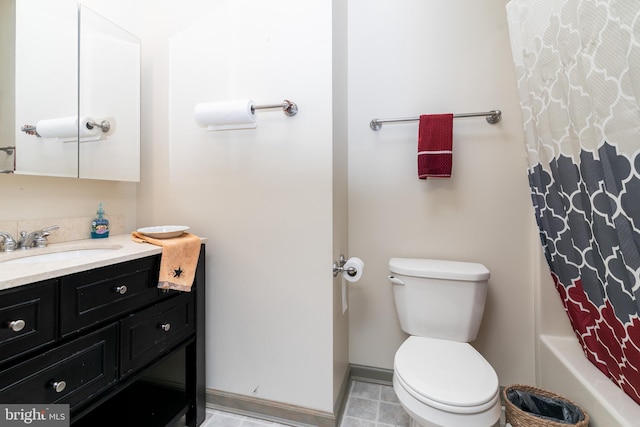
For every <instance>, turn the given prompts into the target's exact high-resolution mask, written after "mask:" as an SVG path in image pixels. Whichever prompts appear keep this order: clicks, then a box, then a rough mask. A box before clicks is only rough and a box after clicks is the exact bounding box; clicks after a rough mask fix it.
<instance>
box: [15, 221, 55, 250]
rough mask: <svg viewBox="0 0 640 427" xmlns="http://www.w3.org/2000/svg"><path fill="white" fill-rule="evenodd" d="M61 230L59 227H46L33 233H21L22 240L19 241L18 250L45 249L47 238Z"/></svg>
mask: <svg viewBox="0 0 640 427" xmlns="http://www.w3.org/2000/svg"><path fill="white" fill-rule="evenodd" d="M58 228H60V226H58V225H52V226H51V227H45V228H43V229H41V230H36V231H33V232H31V233H29V234H27V232H26V231H21V232H20V240H18V249H29V248H34V247H35V248H44V247H45V246H47V236H48V235H49V234H51V233H50V232H51V231H53V230H57V229H58Z"/></svg>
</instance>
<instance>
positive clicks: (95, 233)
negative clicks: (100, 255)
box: [91, 202, 109, 239]
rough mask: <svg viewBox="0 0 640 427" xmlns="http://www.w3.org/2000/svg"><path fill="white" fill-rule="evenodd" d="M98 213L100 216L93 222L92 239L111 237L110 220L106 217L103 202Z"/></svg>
mask: <svg viewBox="0 0 640 427" xmlns="http://www.w3.org/2000/svg"><path fill="white" fill-rule="evenodd" d="M96 213H97V214H98V215H97V216H96V217H95V218H94V219H93V221H91V238H92V239H104V238H105V237H109V220H108V219H107V218H105V216H104V209H102V202H101V203H100V206H99V207H98V211H97V212H96Z"/></svg>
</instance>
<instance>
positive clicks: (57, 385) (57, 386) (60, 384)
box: [51, 381, 67, 393]
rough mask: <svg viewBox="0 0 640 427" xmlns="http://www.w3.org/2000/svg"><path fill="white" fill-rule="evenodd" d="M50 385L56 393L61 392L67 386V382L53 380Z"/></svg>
mask: <svg viewBox="0 0 640 427" xmlns="http://www.w3.org/2000/svg"><path fill="white" fill-rule="evenodd" d="M51 386H52V387H53V389H54V390H55V391H56V393H62V392H63V391H64V389H65V388H67V383H66V382H65V381H54V382H52V383H51Z"/></svg>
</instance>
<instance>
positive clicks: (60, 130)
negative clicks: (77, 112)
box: [36, 116, 100, 141]
mask: <svg viewBox="0 0 640 427" xmlns="http://www.w3.org/2000/svg"><path fill="white" fill-rule="evenodd" d="M89 122H92V123H95V121H94V120H93V118H91V117H81V118H80V126H78V118H77V117H76V116H71V117H60V118H57V119H48V120H40V121H39V122H38V123H37V124H36V132H38V135H40V136H41V137H42V138H59V139H61V140H63V141H68V140H75V141H77V140H78V134H79V135H80V138H81V139H82V138H91V137H95V136H99V134H98V132H100V128H98V127H97V126H94V127H93V129H89V128H88V127H87V123H89Z"/></svg>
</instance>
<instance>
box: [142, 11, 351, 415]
mask: <svg viewBox="0 0 640 427" xmlns="http://www.w3.org/2000/svg"><path fill="white" fill-rule="evenodd" d="M172 3H173V2H169V1H166V2H157V1H152V2H149V8H148V10H149V13H150V15H151V16H152V18H151V17H150V18H151V19H149V21H145V22H144V25H145V31H144V34H143V46H144V48H143V70H144V72H143V73H144V74H143V105H145V111H143V128H144V129H146V130H148V132H145V135H144V136H143V147H145V148H143V150H144V152H145V155H144V158H145V159H146V160H145V161H144V163H143V179H142V183H141V185H140V194H141V197H140V203H139V209H140V212H141V214H140V216H139V218H141V222H144V223H145V224H149V225H151V224H161V223H167V222H175V221H179V222H182V223H185V224H188V225H189V226H191V227H192V231H193V232H195V233H196V234H199V235H202V236H205V237H207V238H208V239H209V243H208V245H207V251H208V256H207V288H208V295H207V309H208V311H207V340H208V342H207V387H208V388H211V389H217V390H223V391H226V392H232V393H238V394H242V395H246V396H253V397H258V398H262V399H267V400H275V401H279V402H285V403H288V404H293V405H298V406H303V407H307V408H313V409H318V410H321V411H326V412H332V411H333V405H334V399H335V396H334V389H335V385H334V382H335V381H334V363H333V360H334V357H340V358H341V359H343V361H342V364H343V365H345V362H344V360H345V359H346V357H345V356H344V355H342V354H345V353H346V351H347V349H346V344H344V345H343V347H345V348H344V350H342V351H341V352H339V353H341V355H338V356H334V344H335V343H334V330H333V324H334V322H336V323H342V320H341V319H334V317H333V315H334V311H333V307H334V289H333V288H334V286H335V285H334V286H332V283H334V281H333V277H332V275H331V264H332V256H333V252H334V242H333V213H334V194H333V191H332V186H333V132H334V130H333V124H332V122H333V96H332V91H333V87H332V84H333V83H332V71H333V70H332V55H333V53H332V7H331V6H332V5H331V1H329V0H314V1H307V2H297V1H294V0H278V1H271V2H262V1H258V0H255V1H249V0H247V1H240V2H239V1H217V2H213V3H212V2H197V1H191V2H180V5H179V7H178V6H176V5H174V4H172ZM176 8H178V9H176ZM167 90H169V92H167ZM242 98H251V99H253V100H255V102H256V103H257V104H271V103H279V102H281V101H282V100H283V99H285V98H287V99H291V100H292V101H294V102H296V103H297V104H298V106H299V110H300V112H299V113H298V115H297V116H295V117H293V118H288V117H286V116H285V115H284V114H282V112H281V111H274V112H259V113H258V127H257V128H256V129H252V130H244V131H226V132H207V131H205V130H204V129H203V128H200V127H199V126H197V125H196V123H195V120H194V117H193V110H194V107H195V105H196V104H197V103H199V102H207V101H224V100H232V99H242ZM167 105H168V106H169V109H168V115H167V110H166V108H165V107H166V106H167ZM345 133H346V132H345ZM341 143H342V144H346V140H345V139H343V141H342V142H341ZM345 177H346V175H345ZM344 212H346V210H345V211H344ZM345 249H346V248H345ZM340 316H342V313H340ZM344 327H345V328H346V323H345V326H344ZM343 335H344V336H346V329H345V331H344V333H343ZM337 342H338V344H339V343H340V340H338V341H337ZM345 368H346V366H345Z"/></svg>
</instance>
